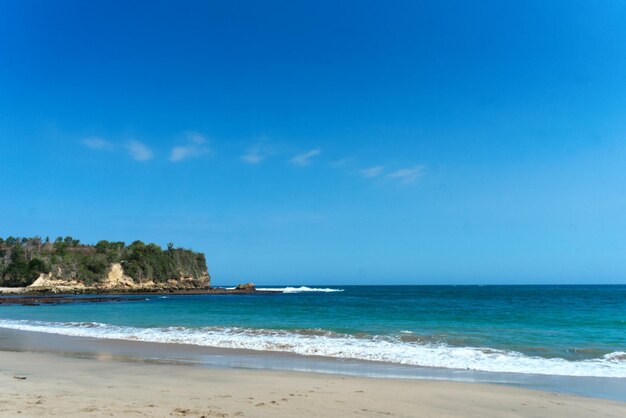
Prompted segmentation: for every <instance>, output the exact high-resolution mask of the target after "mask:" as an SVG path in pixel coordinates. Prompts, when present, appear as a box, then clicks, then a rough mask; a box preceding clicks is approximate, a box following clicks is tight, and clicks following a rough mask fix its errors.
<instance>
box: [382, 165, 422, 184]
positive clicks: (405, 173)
mask: <svg viewBox="0 0 626 418" xmlns="http://www.w3.org/2000/svg"><path fill="white" fill-rule="evenodd" d="M424 169H425V167H424V166H423V165H416V166H414V167H409V168H402V169H400V170H398V171H394V172H393V173H389V174H387V176H386V177H389V178H395V179H398V180H400V181H401V182H402V183H404V184H406V183H413V182H414V181H416V180H417V179H419V178H420V177H422V175H423V174H424Z"/></svg>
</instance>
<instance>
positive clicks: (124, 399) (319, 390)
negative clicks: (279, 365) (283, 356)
mask: <svg viewBox="0 0 626 418" xmlns="http://www.w3.org/2000/svg"><path fill="white" fill-rule="evenodd" d="M0 364H1V365H2V366H0V415H5V416H16V415H17V414H19V415H20V416H42V415H52V414H56V415H62V416H70V415H80V416H84V415H89V416H105V415H115V416H141V415H148V416H193V417H202V416H204V417H232V416H256V417H265V416H272V417H288V416H289V417H291V416H303V417H326V416H349V415H357V416H390V417H444V416H445V417H487V418H489V417H520V416H535V417H563V418H565V417H567V418H573V417H587V416H592V415H593V416H598V417H619V416H624V414H626V403H620V402H613V401H608V400H600V399H593V398H584V397H577V396H570V395H562V394H555V393H549V392H542V391H534V390H528V389H519V388H511V387H506V386H499V385H485V384H479V383H459V382H442V381H429V380H404V379H373V378H365V377H350V376H339V375H323V374H315V373H302V372H296V371H290V372H285V371H272V370H250V369H234V368H230V369H221V368H202V367H195V366H193V365H182V364H177V365H173V364H158V363H151V362H146V361H131V360H130V359H126V360H125V361H122V360H120V359H118V358H116V359H112V358H111V357H109V356H106V355H101V356H100V357H98V358H76V357H66V356H63V355H62V353H56V354H53V353H40V352H39V353H38V352H24V351H20V352H9V351H0Z"/></svg>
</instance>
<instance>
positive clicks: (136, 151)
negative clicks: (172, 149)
mask: <svg viewBox="0 0 626 418" xmlns="http://www.w3.org/2000/svg"><path fill="white" fill-rule="evenodd" d="M126 150H127V151H128V153H129V154H130V156H131V157H133V159H134V160H136V161H147V160H150V159H152V157H154V153H153V152H152V150H151V149H150V148H149V147H148V146H147V145H146V144H144V143H143V142H139V141H136V140H134V139H133V140H131V141H128V142H127V143H126Z"/></svg>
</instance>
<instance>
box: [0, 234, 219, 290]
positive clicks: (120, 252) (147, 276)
mask: <svg viewBox="0 0 626 418" xmlns="http://www.w3.org/2000/svg"><path fill="white" fill-rule="evenodd" d="M114 263H120V264H121V265H122V267H123V269H124V273H125V274H126V275H128V276H129V277H131V278H132V279H133V280H134V281H136V282H138V283H141V282H148V281H153V282H155V283H163V282H166V281H168V280H176V279H180V278H181V277H186V278H194V279H200V278H202V277H205V276H207V274H208V273H207V266H206V260H205V258H204V254H202V253H196V252H193V251H191V250H186V249H182V248H174V246H173V245H172V244H169V245H168V246H167V249H165V250H163V249H162V248H161V247H160V246H158V245H156V244H144V243H143V242H141V241H135V242H133V243H132V244H130V245H126V244H125V243H123V242H109V241H100V242H98V243H97V244H96V245H85V244H81V243H80V241H79V240H77V239H74V238H72V237H65V238H62V237H59V238H57V239H56V240H54V241H50V240H49V239H48V238H46V239H45V240H42V239H41V238H39V237H34V238H14V237H9V238H7V239H2V238H0V286H6V287H14V286H28V285H30V284H32V283H33V282H34V281H35V280H36V279H37V278H38V277H39V275H40V274H41V273H44V274H47V273H52V274H53V275H54V276H55V277H58V278H60V279H64V280H76V281H79V282H83V283H85V284H86V285H88V286H90V285H94V284H97V283H99V282H101V281H102V280H104V279H105V278H106V275H107V273H108V270H109V268H110V266H111V265H112V264H114Z"/></svg>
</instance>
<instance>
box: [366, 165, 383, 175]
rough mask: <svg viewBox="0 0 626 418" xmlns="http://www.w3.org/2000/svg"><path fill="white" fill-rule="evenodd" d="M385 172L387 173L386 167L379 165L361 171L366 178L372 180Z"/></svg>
mask: <svg viewBox="0 0 626 418" xmlns="http://www.w3.org/2000/svg"><path fill="white" fill-rule="evenodd" d="M383 171H385V167H383V166H382V165H377V166H374V167H370V168H366V169H365V170H361V171H360V173H361V175H362V176H363V177H365V178H372V177H378V176H380V175H381V174H382V173H383Z"/></svg>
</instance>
